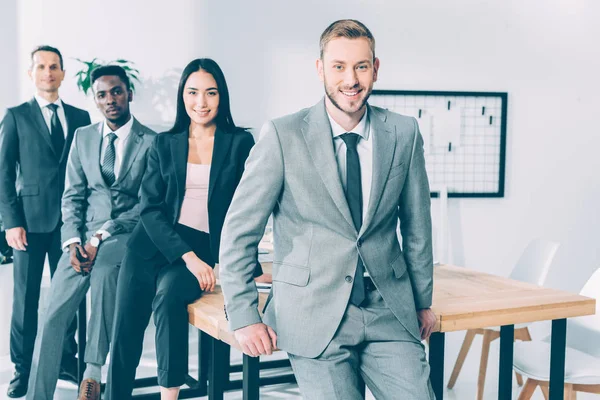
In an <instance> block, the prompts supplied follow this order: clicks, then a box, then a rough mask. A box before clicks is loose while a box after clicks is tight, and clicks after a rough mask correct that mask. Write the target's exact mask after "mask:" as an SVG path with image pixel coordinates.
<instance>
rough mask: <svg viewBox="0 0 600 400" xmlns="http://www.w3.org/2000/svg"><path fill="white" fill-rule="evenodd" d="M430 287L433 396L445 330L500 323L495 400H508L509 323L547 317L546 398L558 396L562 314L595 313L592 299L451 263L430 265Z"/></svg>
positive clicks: (439, 383) (440, 389) (440, 377)
mask: <svg viewBox="0 0 600 400" xmlns="http://www.w3.org/2000/svg"><path fill="white" fill-rule="evenodd" d="M433 289H434V290H433V306H432V309H433V311H434V312H435V314H436V316H437V318H438V322H437V326H436V329H435V332H434V333H433V334H432V335H431V338H430V341H429V346H430V347H429V363H430V366H431V383H432V386H433V389H434V392H435V394H436V398H437V399H438V400H441V399H442V398H443V394H444V334H445V332H453V331H461V330H466V329H476V328H487V327H493V326H501V328H500V370H499V374H500V376H499V386H498V399H501V400H507V399H508V400H510V399H511V396H512V364H513V340H514V324H519V323H523V322H535V321H546V320H552V342H551V346H552V347H551V356H550V400H558V399H560V400H562V399H563V391H564V373H565V349H566V333H567V320H566V318H570V317H578V316H583V315H592V314H594V313H595V311H596V301H595V299H591V298H588V297H584V296H580V295H578V294H573V293H569V292H565V291H561V290H556V289H549V288H544V287H540V286H536V285H532V284H528V283H523V282H519V281H515V280H512V279H508V278H502V277H499V276H495V275H490V274H485V273H482V272H478V271H474V270H471V269H467V268H461V267H455V266H450V265H438V266H436V267H434V288H433Z"/></svg>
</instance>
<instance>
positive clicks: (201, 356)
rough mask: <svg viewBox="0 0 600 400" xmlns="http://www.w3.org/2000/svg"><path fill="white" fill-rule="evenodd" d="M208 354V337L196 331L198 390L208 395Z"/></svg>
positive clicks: (209, 352) (209, 349)
mask: <svg viewBox="0 0 600 400" xmlns="http://www.w3.org/2000/svg"><path fill="white" fill-rule="evenodd" d="M210 354H211V348H210V336H208V335H207V334H206V333H204V332H202V331H201V330H199V329H198V389H199V390H200V391H202V392H203V393H208V385H207V382H208V365H209V360H210Z"/></svg>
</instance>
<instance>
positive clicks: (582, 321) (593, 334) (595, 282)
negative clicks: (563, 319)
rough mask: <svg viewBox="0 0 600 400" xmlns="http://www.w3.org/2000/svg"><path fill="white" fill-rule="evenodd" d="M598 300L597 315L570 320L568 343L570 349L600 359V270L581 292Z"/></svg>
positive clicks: (599, 269)
mask: <svg viewBox="0 0 600 400" xmlns="http://www.w3.org/2000/svg"><path fill="white" fill-rule="evenodd" d="M579 294H580V295H582V296H586V297H591V298H593V299H596V314H595V315H586V316H585V317H577V318H569V320H568V321H569V327H568V329H567V343H568V344H569V346H570V347H573V348H576V349H578V350H581V351H584V352H586V353H588V354H591V355H593V356H596V357H600V268H598V269H597V270H596V271H595V272H594V273H593V274H592V276H591V277H590V278H589V279H588V281H587V282H586V283H585V285H584V286H583V289H581V291H580V292H579Z"/></svg>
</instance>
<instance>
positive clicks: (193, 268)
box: [181, 251, 217, 292]
mask: <svg viewBox="0 0 600 400" xmlns="http://www.w3.org/2000/svg"><path fill="white" fill-rule="evenodd" d="M181 258H182V259H183V261H184V262H185V266H186V267H187V269H189V270H190V272H191V273H192V274H194V276H195V277H196V279H197V280H198V283H199V284H200V289H202V291H204V292H212V291H213V290H215V285H216V283H217V278H215V271H214V270H213V269H212V268H211V266H210V265H208V264H207V263H205V262H204V261H202V260H201V259H200V258H199V257H198V256H197V255H196V253H194V252H193V251H188V252H187V253H185V254H184V255H183V256H182V257H181Z"/></svg>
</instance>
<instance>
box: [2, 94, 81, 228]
mask: <svg viewBox="0 0 600 400" xmlns="http://www.w3.org/2000/svg"><path fill="white" fill-rule="evenodd" d="M63 105H64V110H65V117H66V119H67V126H68V132H67V137H66V141H65V146H64V148H63V151H62V152H61V154H57V153H56V152H55V151H54V148H53V146H52V142H51V138H50V132H49V130H48V126H47V125H46V122H45V121H44V116H43V115H42V110H41V109H40V106H39V105H38V102H37V101H36V100H35V98H33V99H31V100H30V101H28V102H26V103H23V104H21V105H19V106H16V107H13V108H9V109H8V110H7V111H6V114H5V115H4V118H3V119H2V122H0V160H1V161H0V214H1V215H2V219H3V221H4V227H5V228H6V229H9V228H14V227H18V226H21V227H24V228H25V229H26V230H27V231H28V232H34V233H48V232H52V231H53V230H54V229H56V228H57V227H58V226H59V224H60V221H61V214H60V206H61V197H62V193H63V190H64V187H65V170H66V165H67V158H68V155H69V149H70V148H71V142H72V141H73V134H74V133H75V130H76V129H77V128H79V127H82V126H85V125H89V124H90V123H91V121H90V115H89V114H88V112H87V111H84V110H81V109H79V108H75V107H72V106H70V105H68V104H65V103H64V102H63Z"/></svg>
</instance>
